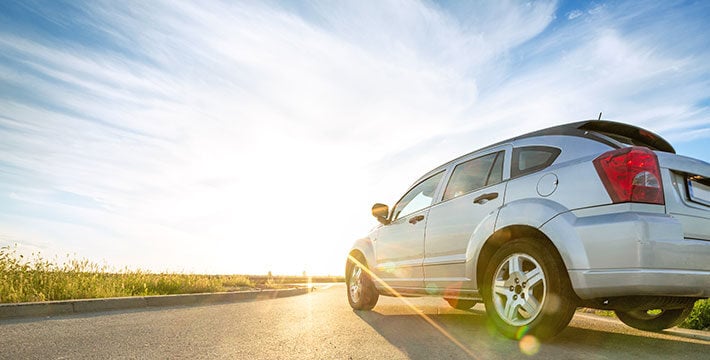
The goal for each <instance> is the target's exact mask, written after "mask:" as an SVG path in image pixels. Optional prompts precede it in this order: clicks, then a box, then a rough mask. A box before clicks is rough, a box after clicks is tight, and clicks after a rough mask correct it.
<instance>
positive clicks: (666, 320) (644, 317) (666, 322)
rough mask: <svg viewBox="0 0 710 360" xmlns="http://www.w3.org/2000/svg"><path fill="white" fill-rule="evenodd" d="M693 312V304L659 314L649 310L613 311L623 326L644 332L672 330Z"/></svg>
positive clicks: (661, 310)
mask: <svg viewBox="0 0 710 360" xmlns="http://www.w3.org/2000/svg"><path fill="white" fill-rule="evenodd" d="M691 311H693V304H690V306H688V307H685V308H682V309H671V310H663V309H660V312H659V313H656V312H651V311H650V310H632V311H619V310H615V311H614V313H616V316H617V317H618V318H619V320H621V322H623V323H624V324H626V325H628V326H631V327H632V328H635V329H639V330H645V331H661V330H665V329H668V328H672V327H674V326H676V325H678V324H680V323H681V322H683V320H685V318H687V317H688V315H690V312H691Z"/></svg>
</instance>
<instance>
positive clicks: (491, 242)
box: [476, 225, 564, 289]
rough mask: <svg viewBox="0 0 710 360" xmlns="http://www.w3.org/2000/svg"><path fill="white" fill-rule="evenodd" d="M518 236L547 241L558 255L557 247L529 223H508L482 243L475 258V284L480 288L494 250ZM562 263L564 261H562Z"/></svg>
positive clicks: (518, 237)
mask: <svg viewBox="0 0 710 360" xmlns="http://www.w3.org/2000/svg"><path fill="white" fill-rule="evenodd" d="M520 238H534V239H539V240H540V241H545V242H547V243H548V244H549V245H550V246H551V247H552V248H554V249H555V251H556V252H557V256H559V257H560V258H561V256H560V253H559V249H557V247H556V246H555V244H554V243H553V242H552V241H551V240H550V239H549V238H548V237H547V235H545V234H544V233H543V232H542V231H540V230H539V229H537V228H534V227H532V226H529V225H510V226H506V227H504V228H502V229H499V230H497V231H496V232H494V233H493V234H492V235H491V236H490V237H489V238H488V239H487V240H486V242H485V243H484V244H483V246H482V247H481V250H480V251H479V252H478V257H477V259H476V285H477V287H478V288H479V289H480V288H481V283H482V281H483V274H484V273H485V269H486V267H488V263H489V262H490V260H491V257H492V256H493V254H495V252H496V251H497V250H498V249H499V248H500V247H501V246H503V244H505V243H507V242H509V241H511V240H514V239H520ZM563 263H564V261H563Z"/></svg>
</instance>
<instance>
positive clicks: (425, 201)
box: [374, 171, 444, 288]
mask: <svg viewBox="0 0 710 360" xmlns="http://www.w3.org/2000/svg"><path fill="white" fill-rule="evenodd" d="M443 174H444V172H443V171H442V172H439V173H436V174H434V175H432V176H430V177H428V178H426V179H424V180H422V181H421V182H419V183H418V184H416V185H415V186H414V187H412V188H411V189H410V190H409V191H408V192H407V193H406V194H405V195H404V196H403V197H402V198H401V199H400V200H399V201H398V202H397V204H396V205H395V206H394V208H393V209H392V214H391V215H390V219H391V222H390V223H389V224H387V225H384V226H382V227H381V228H380V230H379V231H378V233H377V237H376V239H375V241H374V244H375V258H376V260H377V264H376V267H375V270H376V273H377V275H378V276H379V277H380V278H381V279H382V280H384V281H385V282H386V283H388V285H390V286H392V287H394V288H422V287H423V286H424V272H423V270H422V261H423V259H424V231H425V229H426V222H427V216H428V214H429V208H430V206H431V205H432V203H433V201H434V198H435V196H436V194H437V191H438V189H439V185H440V183H441V179H442V178H443Z"/></svg>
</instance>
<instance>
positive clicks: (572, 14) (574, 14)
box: [567, 10, 584, 20]
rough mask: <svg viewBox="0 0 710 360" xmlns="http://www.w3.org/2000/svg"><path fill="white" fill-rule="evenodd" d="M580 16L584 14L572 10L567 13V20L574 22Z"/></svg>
mask: <svg viewBox="0 0 710 360" xmlns="http://www.w3.org/2000/svg"><path fill="white" fill-rule="evenodd" d="M582 15H584V13H583V12H582V11H581V10H572V11H570V12H568V13H567V19H568V20H574V19H576V18H578V17H580V16H582Z"/></svg>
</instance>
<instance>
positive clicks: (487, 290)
mask: <svg viewBox="0 0 710 360" xmlns="http://www.w3.org/2000/svg"><path fill="white" fill-rule="evenodd" d="M481 293H482V295H483V302H484V303H485V305H486V312H487V313H488V317H489V318H490V319H491V321H492V322H493V323H494V324H495V326H496V328H498V331H500V332H501V333H502V334H503V335H505V336H506V337H509V338H512V339H520V338H522V337H523V336H524V335H534V336H535V337H537V338H538V339H541V340H544V339H549V338H551V337H553V336H555V335H557V334H558V333H559V332H560V331H562V330H563V329H564V328H565V327H566V326H567V324H569V322H570V320H572V316H574V311H575V309H576V308H577V300H576V297H575V296H574V293H573V291H572V287H571V285H570V282H569V278H568V277H567V269H566V268H565V266H564V264H563V263H562V259H561V258H560V257H559V255H558V254H557V251H556V249H555V248H554V247H553V246H552V245H551V244H549V243H548V242H546V241H545V240H540V239H535V238H523V239H516V240H512V241H510V242H507V243H505V244H503V246H501V247H500V249H498V251H496V252H495V254H493V257H492V258H491V261H490V262H489V263H488V266H487V268H486V271H485V273H484V276H483V284H482V286H481Z"/></svg>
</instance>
